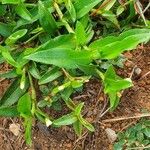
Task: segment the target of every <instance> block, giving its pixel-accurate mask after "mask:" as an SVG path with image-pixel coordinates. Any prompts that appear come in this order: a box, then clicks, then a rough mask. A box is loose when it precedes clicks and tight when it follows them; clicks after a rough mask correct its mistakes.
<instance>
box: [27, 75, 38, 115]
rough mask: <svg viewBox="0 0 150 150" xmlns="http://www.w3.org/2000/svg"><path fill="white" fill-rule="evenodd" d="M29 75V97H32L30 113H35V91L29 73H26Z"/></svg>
mask: <svg viewBox="0 0 150 150" xmlns="http://www.w3.org/2000/svg"><path fill="white" fill-rule="evenodd" d="M28 76H29V81H30V86H31V99H32V109H31V113H32V114H33V115H34V113H35V110H36V109H35V108H36V92H35V88H34V85H33V81H32V77H31V75H30V73H28Z"/></svg>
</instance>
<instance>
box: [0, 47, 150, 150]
mask: <svg viewBox="0 0 150 150" xmlns="http://www.w3.org/2000/svg"><path fill="white" fill-rule="evenodd" d="M125 56H126V57H127V58H128V60H127V61H126V62H125V67H124V69H118V70H117V72H118V74H119V75H121V76H122V77H131V76H132V80H133V83H134V86H133V87H132V88H130V89H128V90H125V91H124V93H123V95H122V98H121V102H120V104H119V106H118V107H117V109H116V110H115V111H114V112H107V113H106V114H105V113H104V112H105V111H106V110H107V108H108V102H107V97H106V96H104V94H103V92H102V86H101V84H100V82H99V81H98V80H95V79H92V80H91V81H90V82H89V83H87V84H86V85H85V86H84V90H83V92H82V93H77V94H75V95H73V100H74V101H83V102H84V103H85V107H84V111H83V115H84V117H85V118H86V119H87V120H88V121H89V122H91V123H93V124H94V126H95V132H94V133H90V132H87V131H86V130H85V131H84V133H83V136H82V137H80V138H78V137H76V135H75V134H74V131H73V130H72V127H71V126H69V127H68V126H67V127H62V128H47V127H45V126H44V125H43V124H41V123H37V122H36V123H35V125H34V127H33V146H32V148H29V147H28V146H26V144H25V141H24V138H23V136H24V135H23V128H22V125H21V119H17V118H14V119H13V120H12V119H10V118H7V119H4V118H0V150H112V149H113V148H112V145H113V144H112V143H111V142H110V141H109V139H108V137H107V134H106V132H105V129H106V128H111V129H112V130H114V131H116V133H117V132H119V131H123V130H125V129H126V128H127V127H129V126H130V125H133V124H135V123H136V122H137V121H138V119H129V120H125V121H116V122H107V123H105V121H104V120H105V119H112V118H117V117H123V116H125V117H128V116H134V115H137V114H138V113H141V112H143V111H150V94H149V93H150V46H144V47H143V46H139V47H138V48H137V50H134V51H132V52H127V53H125ZM4 67H5V68H4ZM8 69H9V67H8V66H7V65H5V66H1V67H0V71H2V70H8ZM140 72H141V73H140ZM8 84H9V81H5V80H4V81H1V82H0V94H1V95H2V94H3V93H4V91H5V89H6V87H7V85H8ZM12 123H18V124H19V125H20V126H21V127H20V133H19V135H18V136H15V135H13V134H12V133H11V132H10V130H9V125H10V124H12Z"/></svg>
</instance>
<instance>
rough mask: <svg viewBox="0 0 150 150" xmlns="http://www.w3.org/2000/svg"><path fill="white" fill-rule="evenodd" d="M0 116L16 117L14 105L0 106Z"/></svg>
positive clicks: (16, 112) (17, 114)
mask: <svg viewBox="0 0 150 150" xmlns="http://www.w3.org/2000/svg"><path fill="white" fill-rule="evenodd" d="M0 116H1V117H16V116H19V112H18V111H17V107H16V106H12V107H0Z"/></svg>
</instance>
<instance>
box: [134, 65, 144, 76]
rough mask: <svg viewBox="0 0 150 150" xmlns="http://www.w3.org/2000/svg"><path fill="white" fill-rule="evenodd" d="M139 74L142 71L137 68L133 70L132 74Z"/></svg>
mask: <svg viewBox="0 0 150 150" xmlns="http://www.w3.org/2000/svg"><path fill="white" fill-rule="evenodd" d="M141 72H142V70H141V69H140V68H139V67H137V68H135V69H134V73H135V74H136V75H140V74H141Z"/></svg>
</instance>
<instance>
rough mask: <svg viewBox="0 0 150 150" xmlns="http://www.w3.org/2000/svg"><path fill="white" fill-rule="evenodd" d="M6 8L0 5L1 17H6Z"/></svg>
mask: <svg viewBox="0 0 150 150" xmlns="http://www.w3.org/2000/svg"><path fill="white" fill-rule="evenodd" d="M6 8H7V7H6V6H5V5H1V4H0V16H4V15H5V14H6Z"/></svg>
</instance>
